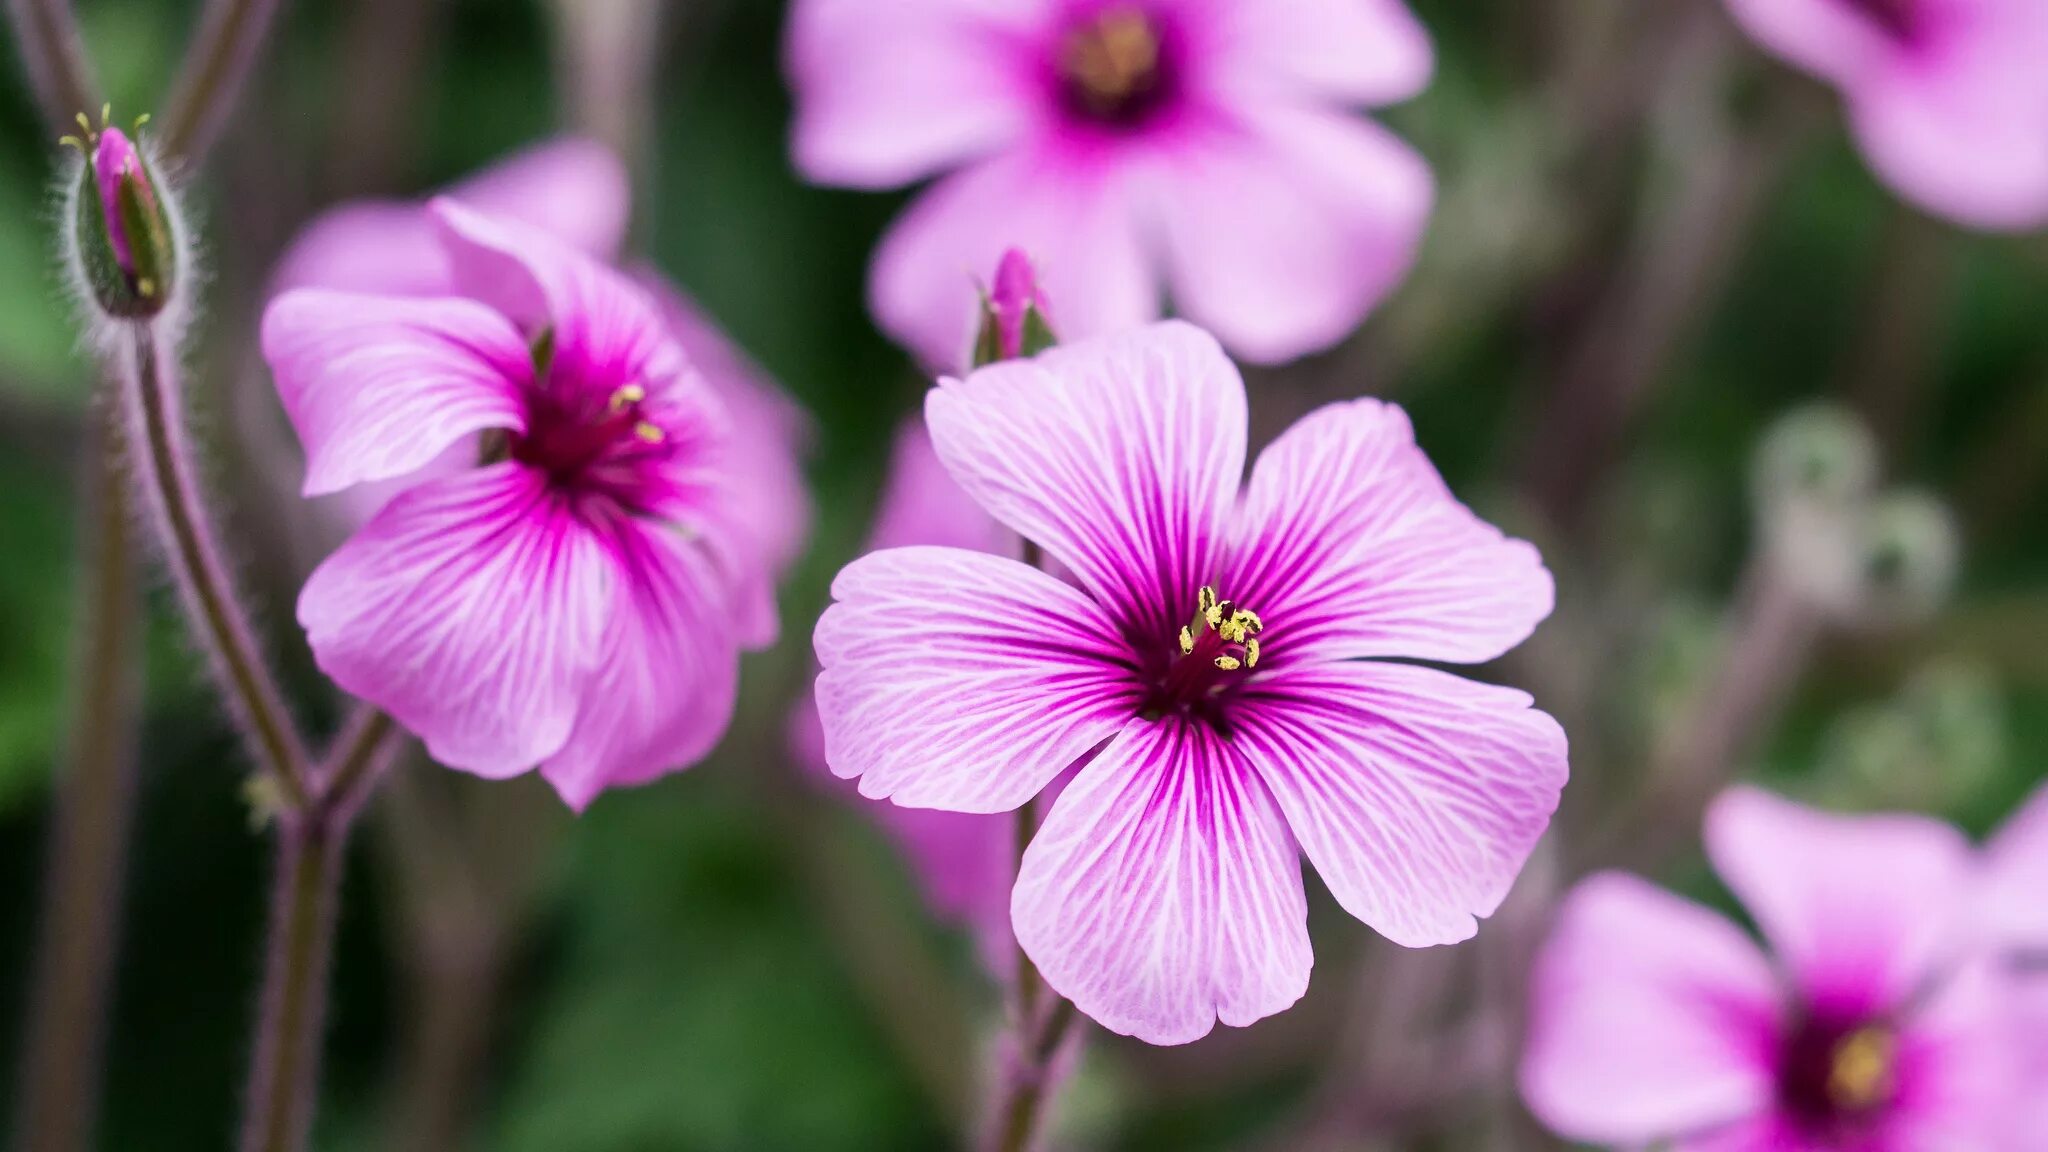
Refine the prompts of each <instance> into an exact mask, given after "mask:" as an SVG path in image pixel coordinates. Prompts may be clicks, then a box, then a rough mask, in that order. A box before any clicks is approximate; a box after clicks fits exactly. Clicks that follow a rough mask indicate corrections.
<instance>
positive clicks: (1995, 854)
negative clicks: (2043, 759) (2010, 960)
mask: <svg viewBox="0 0 2048 1152" xmlns="http://www.w3.org/2000/svg"><path fill="white" fill-rule="evenodd" d="M1984 859H1985V874H1986V882H1985V896H1984V902H1983V909H1984V919H1985V921H1986V924H1985V929H1986V931H1987V932H1989V933H1990V937H1991V942H1992V945H1993V946H1994V947H1997V948H2001V949H2006V950H2011V951H2017V952H2023V953H2029V954H2035V955H2044V956H2048V785H2043V786H2042V787H2040V788H2037V789H2035V790H2034V794H2033V795H2032V796H2030V797H2028V798H2027V801H2026V803H2024V804H2022V805H2020V808H2019V811H2017V812H2015V813H2014V814H2013V815H2011V816H2010V817H2007V819H2006V821H2005V823H2004V824H2003V825H2002V826H2000V828H1999V830H1998V831H1997V833H1995V834H1994V835H1993V836H1992V837H1991V842H1990V843H1989V844H1987V845H1985V848H1984Z"/></svg>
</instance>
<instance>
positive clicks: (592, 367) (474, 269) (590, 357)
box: [427, 197, 688, 397]
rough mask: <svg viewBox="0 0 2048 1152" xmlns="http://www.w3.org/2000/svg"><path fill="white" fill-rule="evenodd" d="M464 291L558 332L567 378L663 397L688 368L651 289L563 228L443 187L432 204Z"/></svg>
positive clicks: (561, 373) (537, 331)
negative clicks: (576, 244)
mask: <svg viewBox="0 0 2048 1152" xmlns="http://www.w3.org/2000/svg"><path fill="white" fill-rule="evenodd" d="M427 210H428V212H429V213H430V214H431V215H432V216H433V217H434V219H435V221H436V222H437V224H438V225H439V227H440V230H441V239H442V243H443V244H444V245H445V246H446V247H447V250H448V254H449V258H450V260H451V261H452V262H453V264H454V269H455V280H456V283H457V284H458V285H459V286H460V288H461V290H462V293H463V295H465V296H469V297H472V298H474V299H476V300H480V301H482V302H484V303H486V304H488V305H490V306H491V307H493V308H496V309H497V310H498V311H500V312H502V313H504V314H505V315H506V316H508V317H510V318H511V319H512V321H513V322H514V323H516V324H518V325H519V326H520V327H521V329H523V330H524V331H525V332H527V333H528V334H529V335H531V336H533V337H534V338H536V339H538V338H539V336H540V335H541V333H542V332H543V331H546V332H548V333H550V339H551V344H552V348H553V363H554V365H555V371H554V373H553V375H552V376H551V377H550V380H551V382H552V381H554V380H556V379H558V378H564V377H566V378H569V379H580V380H586V381H591V382H602V384H603V385H604V386H606V387H614V388H615V387H619V386H623V385H626V384H632V383H637V384H640V385H641V386H643V387H644V388H646V389H647V390H648V391H649V392H650V393H654V394H656V396H657V397H659V396H660V394H661V393H662V392H663V391H665V390H667V389H668V388H670V387H672V386H673V385H674V382H675V381H676V380H677V379H678V378H681V377H685V376H687V375H688V370H687V365H686V362H685V360H684V358H683V354H682V351H681V349H680V348H679V347H678V346H677V345H676V342H675V339H674V338H673V337H672V336H671V335H670V334H669V330H668V325H667V324H666V323H665V322H664V321H663V319H662V316H661V312H660V309H659V308H658V307H657V306H656V304H655V302H654V300H653V299H652V298H651V297H649V296H648V294H647V292H646V290H645V289H644V288H642V287H641V286H640V285H638V284H635V283H633V282H632V280H630V279H628V278H627V277H626V276H625V275H624V274H623V273H621V272H618V271H616V270H615V269H613V268H611V267H610V266H609V265H606V264H603V263H600V262H599V261H597V260H596V259H594V258H592V257H590V256H588V255H586V254H584V253H582V252H578V251H576V250H575V249H573V248H571V247H569V246H568V245H566V244H564V243H563V242H562V241H560V240H558V239H556V238H555V237H553V236H551V235H549V234H548V233H546V232H543V231H541V230H539V229H537V228H534V227H533V226H531V225H528V224H522V223H520V222H519V221H517V220H513V219H510V218H508V217H502V216H491V215H488V214H486V213H483V212H479V211H477V210H476V209H474V208H470V207H468V206H467V205H464V204H461V203H458V202H457V201H454V200H450V199H448V198H447V197H440V198H438V199H436V200H434V201H433V202H432V203H431V204H429V205H428V206H427Z"/></svg>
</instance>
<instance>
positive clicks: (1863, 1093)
mask: <svg viewBox="0 0 2048 1152" xmlns="http://www.w3.org/2000/svg"><path fill="white" fill-rule="evenodd" d="M1897 1055H1898V1039H1897V1037H1895V1036H1893V1035H1892V1034H1891V1033H1890V1032H1889V1031H1887V1030H1885V1029H1883V1028H1861V1029H1858V1030H1857V1031H1855V1032H1852V1033H1850V1034H1849V1035H1848V1036H1847V1037H1845V1038H1844V1039H1843V1040H1842V1042H1841V1043H1840V1044H1837V1045H1836V1046H1835V1051H1834V1057H1833V1061H1832V1063H1831V1065H1830V1066H1829V1068H1828V1097H1829V1099H1830V1100H1831V1101H1832V1102H1833V1103H1834V1105H1835V1106H1836V1107H1837V1108H1841V1109H1843V1110H1844V1111H1848V1112H1861V1111H1866V1110H1868V1109H1871V1108H1875V1107H1879V1106H1881V1105H1882V1104H1884V1103H1885V1102H1886V1101H1887V1100H1889V1099H1890V1098H1891V1095H1892V1091H1893V1088H1894V1086H1895V1077H1894V1070H1895V1069H1894V1065H1895V1064H1896V1061H1897Z"/></svg>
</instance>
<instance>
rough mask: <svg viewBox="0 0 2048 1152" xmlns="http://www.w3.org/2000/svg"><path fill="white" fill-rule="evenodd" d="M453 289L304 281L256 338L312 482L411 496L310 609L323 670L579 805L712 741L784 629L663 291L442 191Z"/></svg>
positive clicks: (373, 523) (341, 559) (719, 431)
mask: <svg viewBox="0 0 2048 1152" xmlns="http://www.w3.org/2000/svg"><path fill="white" fill-rule="evenodd" d="M432 212H433V216H434V218H435V221H436V223H437V226H438V229H439V235H438V240H439V242H440V243H441V244H442V245H444V249H445V254H446V259H447V261H448V267H449V268H450V269H451V270H452V274H453V277H454V282H455V284H456V285H457V287H458V288H459V290H460V291H461V292H462V294H463V295H462V296H459V297H427V298H418V297H413V298H408V297H399V296H379V295H366V294H355V293H344V292H333V291H327V290H319V289H301V290H296V291H292V292H288V293H286V294H284V295H283V296H281V297H279V298H278V299H277V300H276V301H274V302H273V303H272V304H271V306H270V309H269V311H268V312H267V313H266V315H265V318H264V328H263V345H264V353H265V356H266V358H267V359H268V360H269V362H270V365H271V368H272V371H273V372H274V374H275V376H276V378H277V384H278V391H279V394H280V396H281V398H282V399H283V401H284V406H285V409H286V412H287V414H288V415H289V416H290V417H291V420H292V423H293V425H294V427H295V428H297V430H298V432H299V436H300V439H301V441H302V442H303V443H304V445H305V448H306V457H307V472H306V482H305V490H306V492H307V494H309V495H315V494H319V493H324V492H332V491H337V490H339V489H342V488H345V487H348V486H350V485H354V484H358V483H364V482H370V481H377V480H382V479H388V478H393V477H398V476H403V475H406V474H408V473H411V472H414V471H416V470H418V469H420V468H422V467H423V466H425V465H427V464H429V463H430V462H432V461H434V460H435V459H436V458H437V457H438V456H439V455H440V454H441V453H443V452H444V451H445V450H446V449H447V448H448V447H449V446H450V445H451V444H454V443H456V442H458V441H460V440H461V439H463V438H464V437H468V436H473V435H478V434H482V436H481V443H482V444H483V449H482V453H481V454H482V457H483V459H482V460H480V461H479V463H478V466H476V467H474V468H471V469H467V470H464V471H460V472H457V473H455V474H452V475H445V476H436V477H433V478H430V479H426V480H423V481H421V482H420V483H418V484H416V485H414V486H411V487H409V488H406V489H405V490H404V491H403V492H401V493H399V494H398V495H397V496H396V497H395V498H394V499H392V500H391V502H390V503H389V504H387V505H385V506H384V508H383V509H382V510H381V511H379V512H378V513H377V514H376V515H375V516H374V517H373V518H372V519H371V520H370V521H369V523H367V524H366V525H365V526H364V527H363V528H362V530H361V531H360V532H358V533H357V534H356V535H355V536H354V537H352V538H351V539H350V540H349V541H348V542H347V543H346V544H344V545H343V546H342V547H341V548H340V550H338V551H337V552H335V553H334V555H332V556H330V557H329V558H328V559H327V560H326V562H325V563H323V564H322V565H321V566H320V567H319V568H318V569H317V570H316V571H315V572H314V573H313V576H312V578H311V579H310V580H309V581H308V582H307V584H306V588H305V590H304V592H303V594H302V595H301V597H300V601H299V619H300V622H301V623H302V624H303V625H304V626H305V628H306V631H307V636H308V639H309V640H310V641H311V643H312V646H313V651H314V655H315V657H316V658H317V659H318V661H319V663H320V666H321V668H322V669H323V670H324V671H326V672H327V673H328V674H329V675H330V676H332V677H333V678H334V679H335V681H336V682H337V683H339V684H340V685H342V686H343V687H344V688H346V689H348V690H349V691H351V692H353V693H355V694H356V695H358V696H361V697H363V698H364V699H367V700H370V701H372V702H374V703H376V704H378V705H380V706H382V707H384V708H385V709H387V710H388V711H390V712H391V714H392V715H394V716H395V717H397V718H398V720H399V721H400V722H402V723H404V724H405V725H406V726H407V727H408V728H410V729H412V730H413V731H414V732H416V733H418V734H419V735H420V736H421V737H422V738H423V739H424V740H425V741H426V743H427V747H428V749H429V751H431V752H432V753H433V755H434V756H435V758H436V759H438V760H440V761H441V762H442V763H445V764H448V765H450V766H451V767H457V768H463V769H467V770H469V771H473V772H476V773H478V774H480V775H485V776H493V777H499V776H508V775H513V774H516V773H519V772H523V771H526V770H527V769H529V768H531V767H533V766H535V765H537V764H538V765H540V766H541V771H542V773H543V775H544V776H546V778H547V779H548V780H549V782H550V783H552V784H554V786H555V787H556V789H557V790H558V791H559V792H560V793H561V794H562V796H563V798H564V799H565V800H566V801H567V802H568V803H569V804H571V805H572V806H574V807H577V808H581V807H582V806H584V805H585V804H587V803H589V801H590V800H591V799H592V798H593V797H594V796H595V795H596V794H597V793H598V792H599V791H600V790H602V789H603V788H606V787H613V786H619V785H627V784H637V783H643V782H645V781H648V780H651V779H653V778H655V777H657V776H659V775H661V774H663V773H665V772H667V771H671V770H674V769H676V768H680V767H683V766H687V765H688V764H691V763H693V762H695V761H696V760H698V759H699V758H701V757H702V756H703V755H704V754H705V753H706V752H708V751H709V750H710V748H711V747H712V746H713V745H714V744H715V743H716V742H717V741H718V739H719V737H720V736H721V735H722V734H723V732H724V730H725V727H726V724H727V721H728V720H729V718H730V716H731V712H732V707H733V698H734V693H735V688H736V679H737V659H738V652H739V650H740V649H741V648H742V647H752V646H758V645H760V644H763V643H765V642H767V640H768V639H770V638H771V637H772V635H773V632H774V626H773V616H772V611H770V613H769V615H768V617H767V618H766V619H762V618H760V614H759V610H758V609H759V607H760V605H761V595H760V591H759V589H758V587H757V584H758V580H757V579H756V578H755V577H756V576H757V574H758V573H759V571H760V570H761V567H762V563H761V560H760V556H759V548H760V541H761V533H760V531H759V526H758V525H755V524H750V523H748V520H749V511H750V509H751V508H752V507H754V505H753V504H752V503H751V502H750V500H749V499H748V494H747V493H745V492H742V491H741V490H740V482H741V477H742V473H741V471H740V469H739V468H738V467H737V466H736V463H735V454H736V453H738V452H740V451H772V450H773V446H772V445H738V444H735V442H734V441H733V438H732V429H731V425H730V418H729V416H728V413H727V410H726V406H725V405H724V404H723V403H721V402H720V400H719V399H718V397H717V396H716V394H715V393H714V392H713V391H712V390H711V389H710V387H709V386H707V385H706V384H705V382H704V381H703V379H702V378H701V377H700V376H699V375H697V373H696V372H695V371H694V370H693V369H692V367H691V366H690V363H689V361H688V360H687V359H686V358H685V356H684V354H683V352H682V350H681V349H680V348H679V346H678V345H677V343H676V342H675V339H674V337H673V335H672V333H671V331H670V328H669V325H668V323H667V322H666V321H665V320H664V318H663V316H662V314H661V312H660V310H659V307H658V305H657V303H656V302H655V301H654V300H653V299H651V298H650V297H649V296H648V295H647V294H646V293H645V292H644V291H643V290H642V289H641V288H639V287H638V286H636V285H635V284H634V283H632V282H631V281H630V280H628V279H627V278H626V277H625V276H623V275H621V274H620V273H617V272H614V271H612V270H611V269H609V268H607V267H605V266H604V265H602V264H600V263H598V262H596V261H594V260H591V259H590V258H588V257H586V256H583V255H582V254H580V253H577V252H575V251H573V250H571V249H569V248H567V247H565V246H564V245H562V244H561V243H560V242H559V241H557V240H555V239H554V238H552V237H551V236H549V235H546V234H544V233H541V232H539V231H536V230H534V229H532V228H530V227H526V226H523V225H520V224H518V223H515V222H513V221H510V220H507V219H502V218H497V217H492V216H489V215H486V214H483V213H480V212H477V211H475V210H473V209H470V208H467V207H464V206H462V205H460V204H457V203H455V202H452V201H437V202H436V203H435V204H434V205H433V206H432Z"/></svg>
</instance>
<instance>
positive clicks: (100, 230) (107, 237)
mask: <svg viewBox="0 0 2048 1152" xmlns="http://www.w3.org/2000/svg"><path fill="white" fill-rule="evenodd" d="M108 118H109V110H108V109H102V110H101V112H100V123H99V127H97V128H95V127H93V124H92V122H91V121H90V120H88V119H86V117H85V116H84V115H83V114H81V115H80V116H79V117H78V124H79V129H80V130H81V131H82V132H83V133H84V135H83V137H77V136H66V137H65V138H64V142H65V143H66V144H69V145H72V146H75V147H76V148H77V149H78V151H79V153H80V154H81V155H82V156H83V157H84V163H83V164H82V165H81V166H80V169H79V187H78V190H77V193H76V196H75V199H76V207H75V210H74V212H73V218H74V223H75V232H76V235H75V238H74V242H75V249H74V250H75V251H76V253H77V265H78V269H79V271H80V272H81V273H82V277H83V279H84V280H85V283H86V285H87V288H88V292H87V294H88V295H89V296H90V298H91V299H92V300H93V302H94V303H95V304H97V305H98V306H99V307H100V308H101V309H102V310H103V311H105V312H106V313H108V314H109V315H113V316H120V317H131V318H132V317H147V316H155V315H156V314H158V313H159V312H161V311H163V309H164V306H165V304H166V302H167V301H168V300H169V299H170V296H171V291H172V289H173V288H174V287H175V285H176V279H177V271H178V263H179V261H178V251H177V241H176V231H177V229H176V225H175V224H174V222H173V220H172V216H171V207H170V205H169V204H168V202H167V201H166V199H165V192H164V190H163V189H162V188H161V187H160V186H159V185H158V184H157V181H156V178H155V176H154V175H152V173H151V171H150V165H149V163H148V161H147V160H145V159H144V157H143V155H142V153H141V152H140V151H138V150H137V149H136V147H135V145H134V143H133V142H132V141H130V140H129V139H128V135H127V133H125V132H122V131H121V129H120V128H118V127H116V126H114V125H112V124H110V123H108V122H107V121H108ZM147 120H148V118H147V117H144V118H143V119H142V120H138V121H137V122H136V128H137V129H138V131H139V130H140V128H141V126H142V124H144V123H146V122H147Z"/></svg>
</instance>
